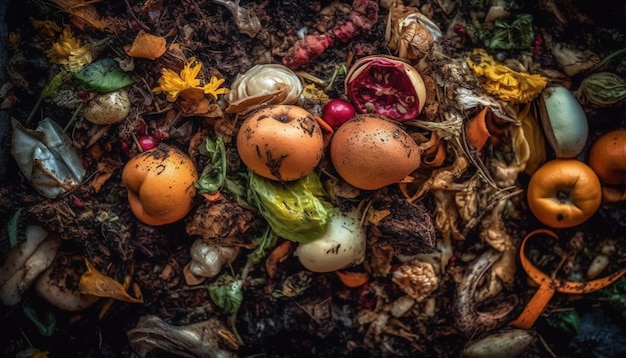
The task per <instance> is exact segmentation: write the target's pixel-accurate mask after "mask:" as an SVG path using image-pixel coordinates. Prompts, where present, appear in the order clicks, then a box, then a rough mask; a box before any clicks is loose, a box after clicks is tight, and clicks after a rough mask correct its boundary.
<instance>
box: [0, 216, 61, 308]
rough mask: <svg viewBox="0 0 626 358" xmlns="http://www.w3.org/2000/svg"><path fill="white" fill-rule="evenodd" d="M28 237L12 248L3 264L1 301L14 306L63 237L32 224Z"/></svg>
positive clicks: (51, 258) (55, 251)
mask: <svg viewBox="0 0 626 358" xmlns="http://www.w3.org/2000/svg"><path fill="white" fill-rule="evenodd" d="M25 235H26V241H24V242H22V243H21V244H19V245H17V246H16V247H14V248H12V249H11V250H10V251H9V253H8V255H7V258H6V261H5V262H4V264H3V266H2V267H1V268H0V302H2V303H3V304H5V305H7V306H13V305H16V304H18V303H19V302H20V300H21V298H22V294H23V293H24V292H25V291H26V290H27V289H28V288H29V287H30V286H31V285H32V283H33V281H35V279H36V278H37V277H39V275H40V274H41V273H42V272H43V271H45V270H46V269H47V268H48V267H49V266H50V265H52V262H53V261H54V258H55V257H56V254H57V251H58V249H59V247H60V246H61V240H60V239H59V238H58V237H56V236H53V235H48V232H47V231H46V230H44V229H43V228H42V227H40V226H36V225H29V226H27V227H26V230H25Z"/></svg>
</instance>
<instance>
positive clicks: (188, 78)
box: [152, 57, 229, 102]
mask: <svg viewBox="0 0 626 358" xmlns="http://www.w3.org/2000/svg"><path fill="white" fill-rule="evenodd" d="M201 69H202V63H200V62H197V61H196V59H195V58H193V57H192V58H190V59H189V62H187V64H186V65H185V67H184V68H183V69H182V70H181V71H180V74H178V73H176V72H174V71H172V70H170V69H169V68H164V69H162V70H161V77H160V78H159V87H156V88H154V89H153V90H152V91H153V92H154V93H156V94H159V93H163V92H166V93H167V100H168V101H170V102H174V101H176V98H178V95H179V94H180V92H181V91H184V90H187V89H192V88H196V89H200V90H202V91H204V93H205V94H210V95H211V96H213V97H214V98H216V99H217V95H219V94H225V93H228V91H229V90H228V89H227V88H219V86H220V85H221V84H222V83H224V80H223V79H220V80H218V79H217V77H215V76H212V77H211V81H210V82H209V83H207V84H205V85H204V86H200V80H199V79H197V78H196V77H197V76H198V74H199V73H200V70H201Z"/></svg>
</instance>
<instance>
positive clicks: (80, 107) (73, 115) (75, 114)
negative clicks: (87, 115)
mask: <svg viewBox="0 0 626 358" xmlns="http://www.w3.org/2000/svg"><path fill="white" fill-rule="evenodd" d="M84 104H85V103H84V102H80V104H79V105H78V108H76V110H75V111H74V114H72V118H70V120H69V122H67V124H66V125H65V127H64V128H63V133H65V132H67V130H68V129H69V128H70V126H71V125H72V124H74V122H76V117H78V113H80V110H81V109H83V105H84Z"/></svg>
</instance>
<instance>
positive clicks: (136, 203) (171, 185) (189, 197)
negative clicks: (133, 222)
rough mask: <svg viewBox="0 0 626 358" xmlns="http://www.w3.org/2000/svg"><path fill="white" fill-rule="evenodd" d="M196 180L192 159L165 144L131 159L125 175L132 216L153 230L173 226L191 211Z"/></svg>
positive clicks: (195, 170) (123, 180)
mask: <svg viewBox="0 0 626 358" xmlns="http://www.w3.org/2000/svg"><path fill="white" fill-rule="evenodd" d="M197 180H198V171H197V169H196V167H195V165H194V163H193V161H192V160H191V158H190V157H189V156H188V155H187V154H185V153H184V152H183V151H181V150H180V149H178V148H176V147H174V146H171V145H167V144H163V143H162V144H159V145H158V146H157V147H156V148H154V149H152V150H149V151H146V152H143V153H141V154H139V155H137V156H135V157H133V158H131V159H130V160H129V161H128V162H127V163H126V165H125V166H124V170H123V171H122V182H123V183H124V186H125V187H126V189H127V191H128V202H129V204H130V208H131V210H132V212H133V214H135V216H136V217H137V218H138V219H139V220H141V221H142V222H143V223H145V224H148V225H152V226H160V225H166V224H171V223H173V222H176V221H178V220H180V219H182V218H183V217H185V216H186V215H187V214H188V213H189V212H190V211H191V208H192V204H193V197H194V195H195V194H196V188H195V187H194V182H196V181H197Z"/></svg>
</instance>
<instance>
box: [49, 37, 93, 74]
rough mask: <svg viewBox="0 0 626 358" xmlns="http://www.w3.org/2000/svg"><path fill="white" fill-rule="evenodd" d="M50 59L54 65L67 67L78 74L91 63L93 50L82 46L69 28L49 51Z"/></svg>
mask: <svg viewBox="0 0 626 358" xmlns="http://www.w3.org/2000/svg"><path fill="white" fill-rule="evenodd" d="M47 55H48V58H49V59H50V61H51V62H52V63H56V64H59V65H67V66H68V68H69V69H70V70H71V71H73V72H76V71H78V70H79V69H80V68H81V67H83V66H84V65H86V64H89V63H91V61H92V60H93V56H92V54H91V50H90V49H89V48H88V47H86V46H82V45H81V43H80V40H78V39H76V38H74V36H73V35H72V30H71V29H70V28H69V26H66V27H65V28H64V29H63V33H62V34H61V35H60V36H59V39H58V40H57V42H55V43H54V44H53V45H52V48H51V49H50V50H48V53H47Z"/></svg>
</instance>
